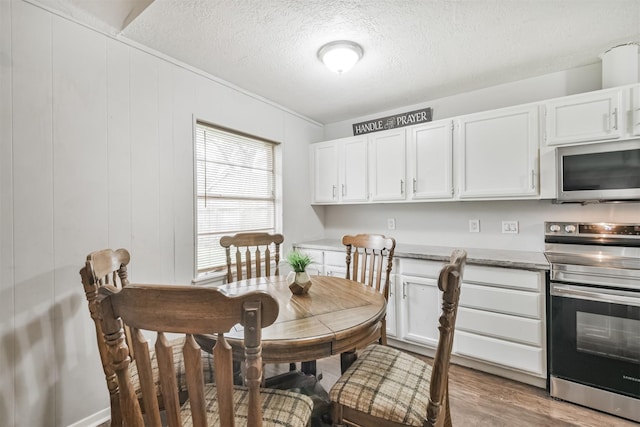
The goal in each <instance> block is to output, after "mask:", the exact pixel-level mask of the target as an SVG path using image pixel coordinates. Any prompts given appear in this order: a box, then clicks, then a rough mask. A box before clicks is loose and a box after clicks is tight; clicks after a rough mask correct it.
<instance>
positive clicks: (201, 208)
mask: <svg viewBox="0 0 640 427" xmlns="http://www.w3.org/2000/svg"><path fill="white" fill-rule="evenodd" d="M274 145H275V144H273V143H270V142H265V141H262V140H259V139H255V138H251V137H248V136H245V135H242V134H236V133H233V132H229V131H225V130H221V129H218V128H215V127H212V126H209V125H206V124H202V123H197V124H196V187H197V189H196V193H197V196H196V197H197V219H196V221H197V236H196V239H197V245H196V248H197V249H196V262H197V271H198V274H202V273H206V272H209V271H213V270H217V269H220V268H221V267H223V266H225V265H226V256H225V252H224V249H223V248H221V247H220V237H222V236H225V235H233V234H236V233H240V232H270V233H274V232H275V194H274V191H275V190H274V187H275V174H274V169H273V165H274V148H275V147H274Z"/></svg>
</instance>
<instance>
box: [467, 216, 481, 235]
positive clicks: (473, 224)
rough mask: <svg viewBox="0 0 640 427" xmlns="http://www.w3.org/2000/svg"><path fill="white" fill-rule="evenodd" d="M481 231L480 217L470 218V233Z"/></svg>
mask: <svg viewBox="0 0 640 427" xmlns="http://www.w3.org/2000/svg"><path fill="white" fill-rule="evenodd" d="M479 232H480V220H479V219H470V220H469V233H479Z"/></svg>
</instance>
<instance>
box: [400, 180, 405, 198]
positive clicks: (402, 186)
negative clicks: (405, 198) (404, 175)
mask: <svg viewBox="0 0 640 427" xmlns="http://www.w3.org/2000/svg"><path fill="white" fill-rule="evenodd" d="M402 194H404V180H403V179H401V180H400V195H402Z"/></svg>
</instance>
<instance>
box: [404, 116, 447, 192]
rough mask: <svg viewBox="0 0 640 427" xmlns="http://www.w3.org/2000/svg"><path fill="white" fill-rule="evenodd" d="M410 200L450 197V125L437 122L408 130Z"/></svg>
mask: <svg viewBox="0 0 640 427" xmlns="http://www.w3.org/2000/svg"><path fill="white" fill-rule="evenodd" d="M407 138H408V149H407V164H408V168H409V178H410V180H409V188H408V193H409V197H410V199H411V200H426V199H451V198H452V197H453V122H452V121H451V120H440V121H438V122H433V123H428V124H422V125H417V126H412V127H410V128H408V129H407Z"/></svg>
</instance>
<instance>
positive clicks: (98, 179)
mask: <svg viewBox="0 0 640 427" xmlns="http://www.w3.org/2000/svg"><path fill="white" fill-rule="evenodd" d="M52 22H53V27H52V78H51V81H52V82H53V87H52V89H53V98H52V101H53V102H52V105H53V109H52V111H53V195H54V198H53V209H54V212H53V226H54V228H53V236H54V253H55V257H54V259H55V267H54V268H55V270H54V298H55V301H54V304H53V308H52V309H53V313H54V319H55V324H56V327H55V336H54V345H55V347H54V348H55V353H56V356H55V362H56V366H57V370H58V375H57V379H56V383H55V396H56V410H55V412H54V413H53V414H49V418H53V419H54V422H53V424H55V425H59V426H62V425H69V424H72V423H73V422H75V421H77V420H79V419H83V418H85V417H87V416H89V415H91V414H93V413H94V412H96V411H98V410H100V409H102V408H103V407H104V405H105V403H106V399H105V396H104V395H103V394H102V393H96V392H95V384H98V383H99V382H100V381H101V375H100V374H101V372H100V364H99V358H98V357H96V354H97V352H96V344H95V332H94V328H93V325H92V322H90V321H88V318H87V310H86V302H85V299H84V295H83V292H82V287H81V285H80V282H79V274H78V270H79V269H80V267H81V266H82V265H83V261H84V259H85V257H86V255H87V254H88V253H89V252H91V251H94V250H97V249H101V248H104V247H107V245H108V243H109V227H108V219H109V217H108V205H109V200H108V196H109V193H108V180H109V177H108V174H107V166H108V162H107V120H106V117H107V94H106V88H107V74H106V70H107V67H106V44H105V37H104V36H102V35H100V34H98V33H96V32H94V31H92V30H89V29H87V28H85V27H82V26H79V25H76V24H74V23H72V22H70V21H68V20H66V19H63V18H59V17H57V16H54V17H53V21H52ZM90 367H93V369H91V368H90ZM91 378H93V379H94V380H93V381H90V380H88V379H91ZM77 396H83V399H82V401H83V404H82V405H79V404H78V401H77Z"/></svg>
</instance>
